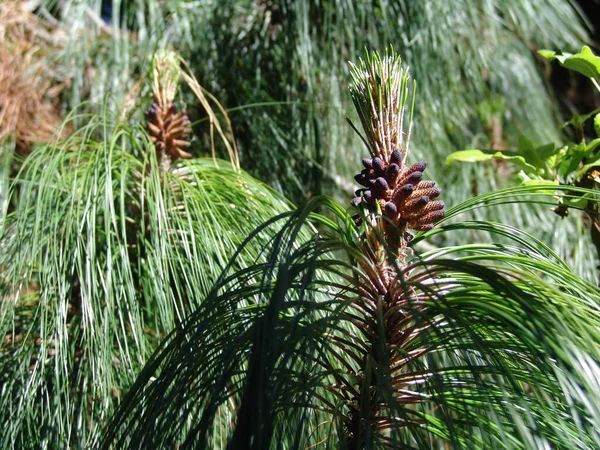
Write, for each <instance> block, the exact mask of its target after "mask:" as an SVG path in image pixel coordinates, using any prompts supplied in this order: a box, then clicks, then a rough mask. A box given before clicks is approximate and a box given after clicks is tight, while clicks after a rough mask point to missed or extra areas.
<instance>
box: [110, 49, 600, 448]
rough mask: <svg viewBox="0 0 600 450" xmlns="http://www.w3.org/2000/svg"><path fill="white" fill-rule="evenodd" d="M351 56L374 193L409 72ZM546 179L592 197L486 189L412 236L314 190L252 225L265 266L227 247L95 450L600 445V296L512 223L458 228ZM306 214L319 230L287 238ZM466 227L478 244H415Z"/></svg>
mask: <svg viewBox="0 0 600 450" xmlns="http://www.w3.org/2000/svg"><path fill="white" fill-rule="evenodd" d="M361 65H362V67H361V69H358V70H357V71H356V72H355V79H354V84H353V87H352V95H353V99H354V101H355V104H356V106H357V109H358V110H359V114H360V115H361V122H362V123H363V127H364V129H365V133H366V135H367V138H366V140H367V141H368V143H369V145H367V147H368V149H369V152H370V153H371V155H372V156H373V155H377V157H376V158H373V159H367V161H368V163H366V164H365V166H366V167H365V170H366V171H367V172H368V171H369V170H370V169H369V167H368V166H369V164H370V165H372V167H371V169H372V170H373V171H374V172H379V174H378V175H379V177H378V178H377V179H376V180H373V181H374V183H373V184H372V187H373V191H372V194H373V195H375V194H376V193H378V194H382V192H383V190H382V189H381V188H380V189H375V186H376V183H378V184H379V185H380V186H389V185H388V184H387V181H386V179H385V178H383V175H382V172H384V169H383V167H384V166H385V164H384V163H383V161H384V160H385V161H387V160H388V159H389V160H390V161H391V160H392V158H393V160H394V161H395V162H394V163H391V164H390V165H388V166H387V168H388V169H389V168H390V167H392V166H393V165H395V166H396V168H395V169H393V171H389V170H387V169H386V171H385V176H386V177H387V179H388V180H390V183H392V180H393V178H392V175H393V174H394V173H396V175H398V173H404V171H405V170H410V168H412V167H413V166H408V165H407V164H406V163H405V161H403V159H405V157H406V154H407V152H408V147H407V146H406V145H402V147H401V149H397V148H394V147H395V145H390V144H391V143H394V140H395V139H400V137H399V136H397V135H396V134H395V133H394V132H393V130H400V131H402V130H404V129H409V130H410V128H411V123H410V121H409V122H408V123H406V124H404V126H402V125H400V126H399V127H396V125H397V124H399V123H402V117H403V106H404V104H405V103H406V96H405V95H403V94H402V93H403V92H407V89H406V87H407V86H408V72H407V71H405V70H401V69H400V65H399V58H397V57H386V58H379V56H378V55H377V53H373V54H370V55H368V57H367V61H366V62H363V63H361ZM369 104H370V107H368V106H367V105H369ZM369 110H370V113H368V111H369ZM382 117H383V118H384V119H381V118H382ZM378 127H382V128H383V129H378ZM400 150H401V151H400ZM403 156H404V158H403ZM418 167H419V168H423V167H424V165H423V164H421V165H420V166H418ZM413 173H418V175H416V176H415V177H413V179H414V180H416V181H415V183H418V182H420V181H421V177H422V171H416V172H413ZM361 175H365V176H366V174H361ZM371 179H372V178H369V180H371ZM381 180H383V181H381ZM363 181H364V180H363ZM367 185H370V184H369V183H366V184H365V186H367ZM404 186H406V185H405V184H402V185H400V189H401V190H402V189H404ZM386 189H387V188H386ZM548 189H551V191H554V190H558V191H560V192H562V194H563V195H564V197H565V198H573V197H575V196H578V195H590V194H591V195H592V197H590V200H589V201H590V202H594V203H597V198H596V197H594V196H593V195H594V194H595V191H593V190H590V189H583V188H576V187H575V188H572V187H569V188H565V187H562V186H555V185H553V184H546V185H537V186H536V185H533V186H520V187H517V188H509V189H506V190H497V191H495V192H491V193H489V194H484V195H481V196H476V197H474V198H472V199H470V200H469V201H466V202H464V203H462V204H460V205H457V206H455V207H454V208H452V209H450V210H449V211H448V215H447V217H446V218H445V219H442V220H441V221H439V222H438V225H441V226H439V227H438V228H435V229H431V228H428V230H429V231H425V232H420V233H419V234H417V235H416V236H410V235H409V234H408V232H407V231H406V226H405V225H404V226H403V227H402V228H400V226H398V228H396V222H393V219H394V216H393V215H390V211H389V210H388V209H389V208H387V207H386V212H385V213H383V212H382V210H381V208H375V209H374V208H370V209H369V214H368V217H367V215H366V214H363V217H362V219H363V220H362V222H361V225H360V226H359V225H357V223H358V222H359V221H356V220H355V219H354V218H353V217H350V215H349V213H348V212H347V211H345V210H344V208H343V207H341V206H340V205H339V204H337V203H336V202H335V201H333V200H332V199H329V198H325V197H317V198H314V199H311V200H310V201H309V202H307V203H306V205H305V206H304V207H302V208H299V209H297V210H296V211H293V212H290V213H287V214H282V215H281V216H280V217H278V218H275V219H273V220H272V221H270V222H268V223H266V224H265V225H263V226H262V227H261V228H259V229H257V231H256V232H255V233H253V234H251V235H250V237H249V238H248V240H247V241H246V242H245V244H244V247H245V246H247V245H251V243H252V241H253V240H254V239H255V238H256V237H257V236H258V233H259V232H260V230H261V229H263V228H265V227H271V226H272V225H273V224H275V223H280V226H278V229H279V230H280V231H279V232H278V233H277V234H276V235H275V236H273V238H272V241H271V242H270V243H269V244H268V245H267V246H265V253H266V260H265V263H261V264H255V265H251V266H249V267H247V268H244V269H242V270H236V268H235V265H236V264H235V262H236V258H238V257H239V256H240V255H242V254H243V252H244V247H242V248H241V249H240V252H239V253H238V254H236V256H235V257H234V259H233V260H232V263H231V264H230V266H229V267H228V268H227V270H225V271H224V272H223V274H222V275H221V277H220V278H219V279H218V280H217V282H216V283H215V285H214V288H213V290H212V291H211V292H210V293H209V294H208V296H207V297H206V299H205V300H204V301H202V302H201V303H200V305H199V307H198V309H197V310H196V311H194V312H192V313H191V314H190V315H189V316H188V317H187V318H186V320H185V321H184V322H183V323H182V324H181V327H178V328H177V329H176V330H174V331H173V332H172V333H171V334H170V335H169V336H167V338H166V339H165V341H164V342H163V343H162V344H161V346H160V348H159V350H158V351H157V352H156V353H155V354H154V355H153V357H152V358H151V359H150V360H149V362H148V364H147V365H146V367H145V368H144V370H143V371H142V373H141V374H140V376H139V377H138V378H137V380H136V382H135V384H134V386H133V388H132V390H131V391H130V392H129V394H128V395H127V396H126V398H125V399H124V400H123V402H122V403H121V405H120V407H119V410H118V411H117V413H116V414H115V416H114V417H113V420H112V422H111V423H110V424H109V425H108V426H107V427H106V429H105V431H104V436H103V441H102V443H101V446H100V447H101V448H106V449H109V448H163V447H176V448H182V449H188V448H215V449H253V450H254V449H256V450H258V449H267V448H286V449H287V448H289V449H306V448H340V449H349V450H350V449H351V450H354V449H371V448H411V449H432V448H439V449H442V448H448V447H451V448H457V449H515V448H517V449H524V450H525V449H529V448H549V447H552V448H557V449H565V450H566V449H582V450H583V449H587V448H593V447H597V446H598V445H600V434H598V431H597V430H598V426H599V425H600V384H599V382H598V380H599V379H600V378H599V377H598V373H600V367H599V366H598V361H599V360H600V359H599V358H600V346H599V345H598V342H600V341H599V339H600V312H599V311H598V308H597V306H598V304H599V302H600V290H599V289H598V287H597V286H595V285H593V284H591V283H589V282H587V281H586V280H584V279H582V278H581V277H579V276H578V275H577V274H575V273H574V272H573V271H572V270H571V268H570V267H569V265H568V264H567V263H565V262H564V261H562V260H561V259H560V257H559V256H558V255H557V254H556V253H555V252H553V251H552V249H551V248H549V247H548V246H546V245H545V244H543V243H542V242H541V241H539V240H538V239H536V238H535V237H534V236H532V235H530V234H528V233H526V232H523V231H521V230H519V229H516V228H513V227H511V226H508V225H506V224H499V223H495V222H491V221H472V220H464V221H458V222H457V221H456V219H457V218H459V217H460V216H463V217H464V216H465V215H466V216H468V215H471V214H472V213H473V212H475V211H476V210H478V209H482V208H486V207H490V206H496V205H501V204H508V203H512V204H519V203H521V202H522V203H528V202H531V203H533V202H537V203H540V204H542V205H547V204H549V203H554V202H555V200H554V199H553V198H552V197H551V196H549V195H548V193H547V191H548ZM412 190H414V186H413V185H412V184H410V191H411V192H412ZM397 193H398V191H394V192H393V193H392V196H396V194H397ZM436 193H437V194H439V192H436ZM379 200H385V198H381V199H380V198H379V197H377V201H379ZM421 200H423V197H421V198H419V201H421ZM424 200H425V203H427V202H429V198H427V197H426V198H424ZM398 201H399V202H400V200H398ZM400 204H401V205H404V204H403V203H400ZM370 206H372V205H370ZM323 209H324V210H325V211H324V212H325V216H322V215H320V214H319V211H322V210H323ZM407 211H416V212H415V213H419V214H421V215H422V216H423V217H424V216H426V215H427V214H428V213H429V212H428V211H422V212H420V211H421V210H419V209H415V210H411V209H410V208H407ZM363 212H364V209H363ZM396 212H397V211H396ZM402 214H404V212H403V213H402ZM409 217H410V216H409ZM405 221H406V219H405ZM306 224H313V225H315V226H317V225H318V230H319V231H318V233H315V234H314V235H313V237H312V238H311V239H301V240H299V239H298V237H299V235H300V231H301V230H302V229H303V228H304V227H305V225H306ZM475 230H477V231H484V232H486V233H489V235H490V236H492V240H491V241H488V242H482V243H478V242H476V241H473V240H471V241H469V243H467V244H462V245H455V246H446V247H439V248H436V246H435V245H433V246H430V248H429V249H427V246H426V244H427V243H428V241H429V240H430V239H434V238H436V237H439V236H440V235H444V234H452V233H455V232H460V231H475ZM408 243H410V244H408Z"/></svg>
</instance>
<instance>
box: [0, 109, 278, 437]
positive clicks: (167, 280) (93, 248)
mask: <svg viewBox="0 0 600 450" xmlns="http://www.w3.org/2000/svg"><path fill="white" fill-rule="evenodd" d="M83 119H85V120H86V121H87V122H88V125H87V126H86V127H84V128H82V129H80V130H79V131H78V132H77V133H76V134H75V135H74V136H72V137H71V138H69V140H67V141H66V142H62V143H59V144H55V145H49V146H44V147H40V148H38V149H37V150H36V151H34V152H33V153H32V154H31V155H30V156H29V157H28V158H27V159H26V160H25V161H24V163H23V166H22V168H21V170H20V172H19V174H18V175H17V176H16V178H15V179H14V181H13V182H12V184H11V191H10V195H11V197H12V198H11V200H10V201H11V202H13V204H14V205H15V208H14V210H13V211H12V212H10V213H9V214H8V215H7V217H6V219H5V221H4V222H3V223H2V229H1V233H0V248H2V252H0V282H1V283H2V286H1V287H2V291H0V294H1V296H2V301H1V302H0V308H1V309H0V336H1V337H2V344H0V385H1V386H2V389H1V391H0V424H1V425H0V426H1V427H2V429H3V430H4V431H3V432H2V433H1V438H0V446H2V447H3V448H32V447H38V446H43V447H45V448H66V447H74V448H84V447H87V446H88V445H90V444H91V443H92V442H94V440H95V438H96V436H97V433H98V431H99V429H100V427H101V426H102V424H103V423H104V421H105V420H106V419H107V417H108V416H109V415H110V413H111V411H112V409H113V407H114V405H116V404H117V402H118V400H119V398H121V396H122V395H123V392H124V391H126V390H127V389H128V388H129V386H130V384H131V382H132V381H133V379H134V378H135V376H136V375H137V373H138V372H139V370H140V369H141V368H142V367H143V364H144V363H145V361H146V359H147V358H148V357H149V356H150V355H151V353H152V352H153V351H154V349H155V347H156V345H157V344H158V343H159V342H160V340H161V339H162V337H164V336H165V335H166V334H167V333H168V332H170V331H171V330H172V329H174V328H175V327H176V326H177V324H179V323H181V322H182V321H183V320H184V318H185V317H186V316H187V315H188V314H189V313H190V312H191V311H193V310H194V309H195V308H197V307H198V305H199V304H200V302H201V300H202V298H203V297H204V296H205V295H206V294H207V293H208V292H209V291H210V289H211V287H212V284H213V282H214V280H215V279H216V278H217V277H218V274H219V273H220V272H221V271H222V269H223V268H224V267H225V266H226V265H227V262H228V261H229V259H230V257H231V256H232V255H233V254H234V253H235V252H236V250H237V248H238V247H239V245H240V244H241V243H242V242H243V241H244V239H245V237H246V235H247V234H248V233H249V232H250V231H251V230H253V229H254V228H255V227H256V226H258V225H259V224H262V223H263V222H264V221H265V220H267V219H268V218H270V217H271V216H273V215H275V214H278V213H281V212H284V211H287V210H288V209H289V204H288V203H287V201H286V200H284V199H283V198H282V197H281V196H280V195H278V194H276V193H275V192H274V191H273V190H272V189H270V188H269V187H267V186H266V185H264V184H263V183H260V182H258V181H257V180H255V179H253V178H252V177H250V176H248V175H247V174H245V173H243V172H241V173H240V172H238V171H235V170H233V169H232V168H231V167H230V165H229V164H228V163H227V162H225V161H219V167H218V168H217V167H216V165H215V162H214V161H213V160H212V159H210V160H208V159H196V160H190V161H187V162H185V163H178V164H177V165H175V166H174V167H173V169H172V171H170V172H163V171H161V170H159V167H158V165H157V161H156V157H155V150H154V147H153V146H152V144H151V143H150V142H149V140H148V138H147V137H146V135H145V133H144V132H142V131H141V130H140V129H139V128H133V129H132V128H128V127H126V126H124V125H122V124H121V125H117V126H114V125H113V124H111V123H110V122H109V121H105V120H102V119H100V118H98V117H97V116H86V117H85V118H83ZM111 130H112V131H111ZM95 136H99V139H96V138H95ZM276 231H277V229H276V228H271V229H265V230H264V231H263V233H262V234H260V235H259V236H257V239H256V240H255V241H254V242H253V244H252V245H250V246H246V252H245V253H244V255H241V256H240V257H239V258H237V259H236V264H235V267H237V268H238V269H243V268H245V267H246V266H248V265H252V264H256V263H257V262H258V261H261V260H262V259H263V257H262V256H261V255H262V252H263V247H264V245H265V243H266V242H268V238H269V236H272V235H273V234H274V233H275V232H276Z"/></svg>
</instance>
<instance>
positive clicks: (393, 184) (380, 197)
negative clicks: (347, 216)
mask: <svg viewBox="0 0 600 450" xmlns="http://www.w3.org/2000/svg"><path fill="white" fill-rule="evenodd" d="M363 165H364V167H365V168H364V169H363V170H362V171H361V173H359V174H358V175H356V176H355V177H354V178H355V180H356V181H357V182H358V183H359V184H360V185H362V186H364V188H362V189H358V190H357V191H356V198H355V199H354V200H353V201H352V203H353V204H354V205H355V206H364V205H366V207H367V209H368V210H369V211H370V212H371V213H376V212H377V211H378V209H379V210H381V212H382V213H383V215H384V216H385V217H387V218H388V219H389V220H390V221H391V222H392V223H393V224H394V225H396V226H398V227H399V228H400V229H402V230H404V229H406V228H411V229H413V230H430V229H431V228H433V223H434V222H436V221H438V220H439V219H441V218H442V217H444V214H445V212H444V202H443V201H441V200H435V199H436V198H437V197H438V196H439V195H440V192H441V190H440V189H438V188H437V187H435V182H434V181H424V180H423V171H424V170H425V167H426V165H427V163H425V162H424V161H422V162H417V163H415V164H413V165H412V166H409V167H406V166H405V165H404V164H403V162H402V154H401V152H400V151H399V150H394V151H393V152H392V153H391V155H390V158H389V162H386V161H384V160H383V159H382V158H380V157H374V158H365V159H363ZM355 220H357V221H360V217H359V216H355Z"/></svg>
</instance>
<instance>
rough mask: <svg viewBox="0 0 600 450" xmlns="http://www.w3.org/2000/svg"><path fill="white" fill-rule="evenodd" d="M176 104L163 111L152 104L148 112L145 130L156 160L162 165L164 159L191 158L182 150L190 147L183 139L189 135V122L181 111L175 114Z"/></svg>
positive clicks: (156, 104) (183, 111)
mask: <svg viewBox="0 0 600 450" xmlns="http://www.w3.org/2000/svg"><path fill="white" fill-rule="evenodd" d="M176 110H177V104H176V103H175V102H172V103H170V104H169V107H168V108H165V109H164V110H163V109H162V108H161V107H160V106H159V105H158V103H153V104H152V106H151V107H150V109H149V110H148V111H146V114H145V115H146V118H147V119H148V122H147V128H148V132H149V134H150V139H151V140H152V142H153V143H154V146H155V147H156V153H157V155H156V156H157V158H158V160H159V161H160V162H161V163H162V162H163V161H164V160H165V159H168V161H169V162H170V161H175V160H176V159H179V158H191V157H192V155H191V154H189V153H187V152H185V151H184V150H183V149H184V148H188V147H189V146H190V143H189V141H187V140H186V139H185V138H186V136H187V135H188V134H189V133H191V131H192V129H191V128H190V120H189V119H188V116H187V114H186V112H185V110H181V111H180V112H176Z"/></svg>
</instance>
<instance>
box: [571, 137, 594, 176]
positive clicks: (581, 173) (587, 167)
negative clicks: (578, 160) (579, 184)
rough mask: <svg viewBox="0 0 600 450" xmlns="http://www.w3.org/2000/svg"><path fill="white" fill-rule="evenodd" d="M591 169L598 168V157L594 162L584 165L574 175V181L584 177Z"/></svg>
mask: <svg viewBox="0 0 600 450" xmlns="http://www.w3.org/2000/svg"><path fill="white" fill-rule="evenodd" d="M597 140H598V139H597ZM598 141H600V140H598ZM592 167H600V157H598V159H596V160H595V161H592V162H591V163H588V164H586V165H584V166H583V167H582V168H581V169H579V170H578V171H577V173H576V174H575V176H574V179H575V180H577V179H578V178H579V177H581V176H583V175H585V173H586V172H587V171H588V170H590V169H591V168H592Z"/></svg>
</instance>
